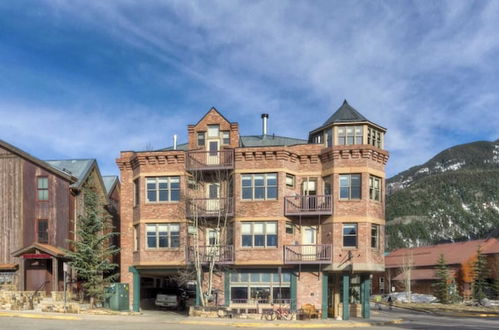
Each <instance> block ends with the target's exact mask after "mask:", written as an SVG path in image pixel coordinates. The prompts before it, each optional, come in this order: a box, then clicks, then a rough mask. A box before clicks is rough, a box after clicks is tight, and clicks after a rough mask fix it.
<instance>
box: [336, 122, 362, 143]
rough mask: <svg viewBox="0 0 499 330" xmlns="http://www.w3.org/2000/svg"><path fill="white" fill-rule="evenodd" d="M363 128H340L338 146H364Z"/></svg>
mask: <svg viewBox="0 0 499 330" xmlns="http://www.w3.org/2000/svg"><path fill="white" fill-rule="evenodd" d="M362 138H363V136H362V126H340V127H338V145H340V146H348V145H352V144H362Z"/></svg>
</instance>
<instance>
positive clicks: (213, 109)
mask: <svg viewBox="0 0 499 330" xmlns="http://www.w3.org/2000/svg"><path fill="white" fill-rule="evenodd" d="M212 111H215V112H216V113H217V114H218V115H219V116H220V117H222V118H223V120H225V121H226V122H228V123H229V124H230V123H231V122H230V121H229V120H228V119H227V118H225V116H224V115H222V113H221V112H220V111H218V110H217V108H215V107H211V108H210V110H208V112H206V113H205V114H204V116H203V117H201V119H199V120H198V122H197V123H196V124H194V126H197V125H198V124H199V123H200V122H201V121H202V120H203V119H204V117H206V116H207V115H208V114H209V113H210V112H212Z"/></svg>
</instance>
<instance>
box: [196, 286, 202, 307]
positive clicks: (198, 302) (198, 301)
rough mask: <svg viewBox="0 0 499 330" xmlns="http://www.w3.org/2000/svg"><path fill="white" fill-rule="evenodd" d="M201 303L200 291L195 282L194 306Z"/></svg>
mask: <svg viewBox="0 0 499 330" xmlns="http://www.w3.org/2000/svg"><path fill="white" fill-rule="evenodd" d="M199 305H201V291H200V288H199V285H198V284H197V282H196V307H197V306H199Z"/></svg>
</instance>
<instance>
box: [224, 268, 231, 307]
mask: <svg viewBox="0 0 499 330" xmlns="http://www.w3.org/2000/svg"><path fill="white" fill-rule="evenodd" d="M224 297H225V306H226V307H229V305H230V272H229V271H227V270H226V271H225V273H224Z"/></svg>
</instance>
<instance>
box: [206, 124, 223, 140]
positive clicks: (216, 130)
mask: <svg viewBox="0 0 499 330" xmlns="http://www.w3.org/2000/svg"><path fill="white" fill-rule="evenodd" d="M208 137H209V138H210V137H215V138H217V137H220V126H219V125H208Z"/></svg>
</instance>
